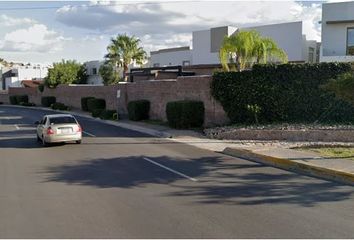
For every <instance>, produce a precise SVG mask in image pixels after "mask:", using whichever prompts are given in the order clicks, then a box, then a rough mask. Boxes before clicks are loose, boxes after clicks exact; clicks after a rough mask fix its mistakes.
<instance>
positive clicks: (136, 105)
mask: <svg viewBox="0 0 354 240" xmlns="http://www.w3.org/2000/svg"><path fill="white" fill-rule="evenodd" d="M149 111H150V102H149V101H148V100H136V101H130V102H129V103H128V115H129V119H130V120H132V121H140V120H145V119H149Z"/></svg>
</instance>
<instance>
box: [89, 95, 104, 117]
mask: <svg viewBox="0 0 354 240" xmlns="http://www.w3.org/2000/svg"><path fill="white" fill-rule="evenodd" d="M87 109H88V111H89V112H91V113H92V111H93V110H94V109H102V110H104V109H106V100H104V99H101V98H93V99H88V100H87Z"/></svg>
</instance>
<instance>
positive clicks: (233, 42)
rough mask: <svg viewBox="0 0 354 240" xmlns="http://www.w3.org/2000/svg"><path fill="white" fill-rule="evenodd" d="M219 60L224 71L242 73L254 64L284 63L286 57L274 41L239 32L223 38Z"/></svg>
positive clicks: (254, 33) (246, 32)
mask: <svg viewBox="0 0 354 240" xmlns="http://www.w3.org/2000/svg"><path fill="white" fill-rule="evenodd" d="M219 59H220V63H221V64H222V66H223V68H224V70H226V71H230V70H233V71H234V70H238V71H242V70H244V69H246V68H247V67H252V66H253V65H254V64H255V63H267V62H286V61H287V55H286V53H285V52H284V50H283V49H281V48H279V47H278V46H277V44H276V43H275V42H274V40H272V39H271V38H264V37H262V36H261V35H260V34H259V33H258V32H257V31H254V30H252V31H239V32H238V33H237V34H234V35H231V36H229V37H225V38H224V41H223V43H222V46H221V48H220V51H219ZM230 66H231V69H230Z"/></svg>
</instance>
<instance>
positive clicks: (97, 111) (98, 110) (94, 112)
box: [91, 108, 104, 118]
mask: <svg viewBox="0 0 354 240" xmlns="http://www.w3.org/2000/svg"><path fill="white" fill-rule="evenodd" d="M103 111H104V109H102V108H96V109H93V110H92V111H91V114H92V117H95V118H97V117H99V116H100V115H101V113H102V112H103Z"/></svg>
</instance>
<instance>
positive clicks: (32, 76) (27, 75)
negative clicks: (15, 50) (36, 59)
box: [3, 65, 48, 90]
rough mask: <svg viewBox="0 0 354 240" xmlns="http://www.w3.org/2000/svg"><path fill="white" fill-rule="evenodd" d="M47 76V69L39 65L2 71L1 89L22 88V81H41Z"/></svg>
mask: <svg viewBox="0 0 354 240" xmlns="http://www.w3.org/2000/svg"><path fill="white" fill-rule="evenodd" d="M47 75H48V67H47V66H41V65H24V66H15V67H12V68H9V69H6V70H3V88H4V89H5V90H7V89H8V88H9V87H23V86H22V84H21V82H22V81H24V80H42V79H43V78H45V77H46V76H47Z"/></svg>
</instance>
